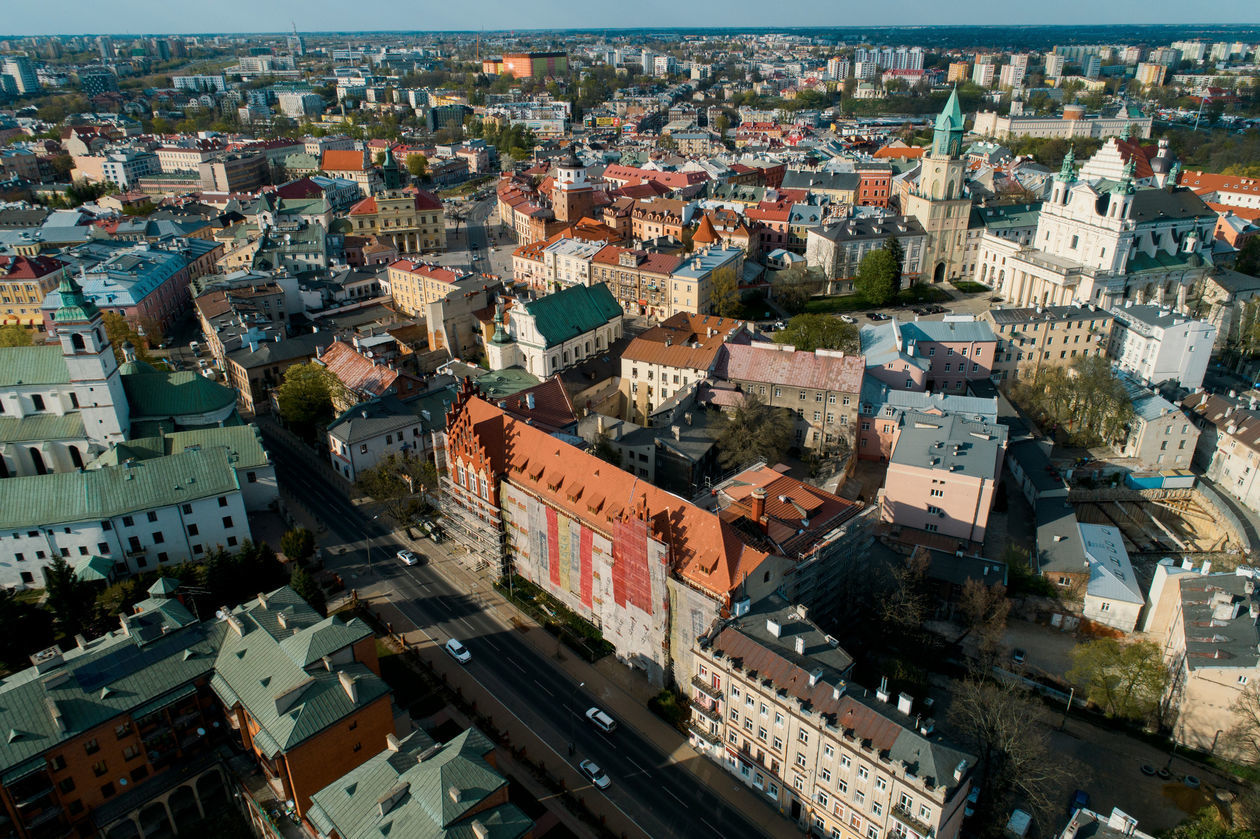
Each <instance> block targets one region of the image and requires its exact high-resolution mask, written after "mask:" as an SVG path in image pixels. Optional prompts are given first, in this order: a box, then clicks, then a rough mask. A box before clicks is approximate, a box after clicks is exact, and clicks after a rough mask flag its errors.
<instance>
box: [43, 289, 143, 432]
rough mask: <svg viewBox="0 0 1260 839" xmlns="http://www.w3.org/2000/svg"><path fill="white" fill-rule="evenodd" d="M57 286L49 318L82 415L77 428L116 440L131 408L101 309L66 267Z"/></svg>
mask: <svg viewBox="0 0 1260 839" xmlns="http://www.w3.org/2000/svg"><path fill="white" fill-rule="evenodd" d="M57 291H58V292H59V293H60V296H61V306H60V307H58V309H57V311H56V313H54V315H53V323H54V324H55V325H56V328H57V337H58V338H60V339H61V354H62V357H63V358H64V359H65V362H66V370H67V371H68V372H69V374H70V386H71V388H72V390H71V399H72V400H74V402H75V404H76V405H77V407H78V409H79V412H80V413H81V414H82V416H83V431H84V433H85V434H86V435H87V436H88V438H89V439H90V440H93V441H95V442H98V443H101V444H105V445H108V444H111V443H119V442H122V441H123V440H124V439H126V437H127V434H128V432H129V431H130V430H131V412H130V409H129V407H128V405H127V394H126V392H125V391H124V390H123V386H122V377H121V375H120V374H119V372H118V360H117V359H116V358H115V357H114V348H113V345H112V344H110V342H109V336H108V335H106V334H105V323H104V320H103V319H102V318H101V310H100V309H98V308H97V307H96V304H95V303H93V302H92V301H91V300H89V299H88V298H87V295H85V294H84V293H83V288H82V286H80V285H79V283H78V282H77V281H76V280H75V278H74V276H73V275H71V274H70V272H69V271H65V272H63V273H62V277H61V285H60V286H59V287H58V289H57Z"/></svg>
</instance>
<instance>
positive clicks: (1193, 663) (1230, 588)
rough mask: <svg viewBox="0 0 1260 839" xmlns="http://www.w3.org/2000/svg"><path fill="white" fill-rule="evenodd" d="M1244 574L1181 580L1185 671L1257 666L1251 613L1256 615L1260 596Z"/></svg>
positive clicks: (1257, 639) (1259, 639)
mask: <svg viewBox="0 0 1260 839" xmlns="http://www.w3.org/2000/svg"><path fill="white" fill-rule="evenodd" d="M1251 571H1252V569H1246V572H1251ZM1253 573H1254V572H1253ZM1244 574H1245V571H1244V570H1243V569H1240V570H1239V571H1238V572H1236V573H1234V574H1208V575H1206V576H1200V577H1195V578H1193V579H1189V578H1184V579H1182V581H1181V610H1182V615H1183V617H1184V626H1185V633H1186V636H1185V646H1186V666H1187V667H1188V668H1189V669H1191V670H1198V669H1201V668H1205V667H1226V668H1243V669H1250V668H1255V667H1256V666H1258V665H1260V652H1258V650H1260V627H1257V624H1256V618H1255V616H1254V614H1255V613H1253V611H1252V610H1257V611H1258V612H1260V597H1258V596H1257V593H1256V591H1255V590H1254V589H1255V586H1254V580H1253V579H1252V577H1249V576H1244ZM1249 584H1250V587H1251V588H1252V591H1250V592H1248V590H1247V589H1248V587H1249Z"/></svg>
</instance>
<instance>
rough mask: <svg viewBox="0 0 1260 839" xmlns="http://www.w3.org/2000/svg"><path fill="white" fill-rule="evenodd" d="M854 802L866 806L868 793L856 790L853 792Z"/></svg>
mask: <svg viewBox="0 0 1260 839" xmlns="http://www.w3.org/2000/svg"><path fill="white" fill-rule="evenodd" d="M853 801H854V802H855V803H857V804H865V803H866V793H864V792H862V791H861V790H860V789H855V790H854V791H853Z"/></svg>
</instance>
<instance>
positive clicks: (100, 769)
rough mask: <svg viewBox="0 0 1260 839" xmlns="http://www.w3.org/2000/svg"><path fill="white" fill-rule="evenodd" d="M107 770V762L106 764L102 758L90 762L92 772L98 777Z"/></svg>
mask: <svg viewBox="0 0 1260 839" xmlns="http://www.w3.org/2000/svg"><path fill="white" fill-rule="evenodd" d="M108 771H109V764H107V763H106V762H105V761H103V760H98V761H97V762H96V763H93V764H92V774H93V775H95V776H96V777H98V778H99V777H101V776H102V775H104V774H105V773H106V772H108Z"/></svg>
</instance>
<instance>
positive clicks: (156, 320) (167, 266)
mask: <svg viewBox="0 0 1260 839" xmlns="http://www.w3.org/2000/svg"><path fill="white" fill-rule="evenodd" d="M107 253H108V255H107V256H106V257H105V258H104V259H102V260H101V261H99V262H98V263H97V264H96V265H95V266H94V267H92V268H90V269H88V270H87V271H83V272H82V273H81V274H80V276H79V278H78V283H77V284H78V286H79V288H80V290H81V292H82V294H83V295H84V296H86V297H87V299H89V300H91V301H92V302H93V303H94V304H95V305H96V306H99V307H101V308H102V309H105V310H106V311H111V312H116V313H117V314H120V315H122V316H123V317H125V318H126V319H127V320H128V321H129V322H130V323H131V324H132V326H136V327H145V326H146V324H148V327H146V328H149V327H152V326H153V325H155V324H156V325H157V327H158V328H159V329H160V330H161V332H163V333H165V332H167V331H169V330H170V329H171V328H172V327H173V326H174V325H175V323H176V321H178V320H179V319H180V318H182V317H183V316H184V314H185V313H186V312H187V311H188V307H189V295H188V284H189V281H190V279H191V277H190V275H189V259H188V257H187V256H186V255H185V254H183V253H181V252H180V251H179V250H178V249H177V248H171V249H167V248H165V247H155V246H151V245H149V244H148V243H147V242H140V243H138V244H136V245H133V246H131V247H119V248H112V249H110V250H109V251H108V252H107ZM61 306H62V300H61V293H60V291H51V292H49V293H48V294H47V295H46V296H45V297H44V301H43V304H42V306H41V309H42V314H43V322H44V330H45V331H46V332H48V334H50V335H55V334H56V333H57V329H58V325H57V324H58V321H57V319H56V314H57V310H58V309H59V308H60V307H61Z"/></svg>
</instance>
